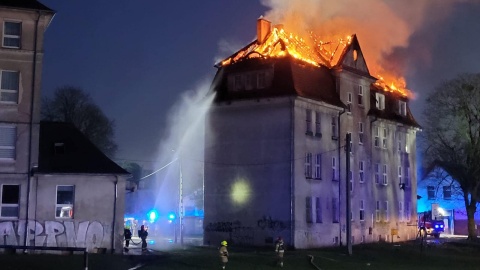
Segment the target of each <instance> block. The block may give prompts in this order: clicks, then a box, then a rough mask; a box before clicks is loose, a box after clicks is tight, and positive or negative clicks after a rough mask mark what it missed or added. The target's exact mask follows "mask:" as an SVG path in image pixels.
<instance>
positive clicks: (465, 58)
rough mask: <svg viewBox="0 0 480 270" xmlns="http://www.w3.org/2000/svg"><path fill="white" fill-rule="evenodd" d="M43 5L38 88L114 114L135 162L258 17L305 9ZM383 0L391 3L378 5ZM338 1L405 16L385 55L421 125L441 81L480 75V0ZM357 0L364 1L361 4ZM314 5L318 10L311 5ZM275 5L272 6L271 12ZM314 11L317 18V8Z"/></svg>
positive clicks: (314, 0)
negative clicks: (46, 12)
mask: <svg viewBox="0 0 480 270" xmlns="http://www.w3.org/2000/svg"><path fill="white" fill-rule="evenodd" d="M40 2H42V3H43V4H45V5H47V6H48V7H50V8H51V9H53V10H55V11H56V15H55V17H54V19H53V21H52V23H51V25H50V27H49V28H48V30H47V32H46V35H45V59H44V66H43V77H42V80H43V81H42V95H51V94H52V93H53V91H54V90H55V89H56V88H57V87H60V86H64V85H71V86H76V87H80V88H82V89H84V90H85V91H86V92H88V93H89V94H90V95H91V96H92V98H93V99H94V101H95V103H96V104H97V105H99V106H100V107H101V108H102V110H103V111H104V112H105V114H106V115H107V116H108V117H109V118H111V119H114V120H115V123H116V132H115V133H116V135H115V140H116V142H117V143H118V145H119V151H118V152H117V155H116V157H117V159H118V160H119V161H122V160H129V161H133V162H142V161H147V162H148V161H152V160H155V159H156V153H157V149H158V146H159V143H160V140H161V138H162V136H164V134H165V132H166V131H167V130H166V129H167V127H166V123H167V114H168V112H169V110H170V109H171V108H172V106H174V104H176V103H178V101H179V98H180V95H181V94H182V93H184V92H185V91H188V90H192V89H195V88H197V87H198V85H200V84H201V83H202V82H211V80H212V78H213V76H214V75H215V72H216V69H215V68H214V67H213V65H214V63H215V62H216V61H217V60H219V59H220V58H219V57H221V56H228V55H229V54H231V53H233V52H234V50H238V49H239V48H241V47H243V46H245V45H246V44H248V43H249V42H251V41H252V40H253V39H254V38H255V36H256V20H257V18H258V17H260V16H261V15H264V16H265V15H266V18H267V19H272V18H282V16H281V15H280V16H279V17H278V14H279V13H280V14H281V13H282V10H283V12H284V10H285V9H288V10H294V11H296V13H295V14H296V15H297V17H298V16H302V15H301V14H302V13H301V12H298V10H296V9H298V8H299V7H289V4H290V3H289V2H288V1H285V0H284V1H282V0H264V1H263V2H261V1H260V0H248V1H222V0H205V1H158V0H142V1H131V0H130V1H128V0H117V1H92V0H83V1H78V0H70V1H65V0H40ZM292 2H293V1H292ZM299 2H300V1H297V2H296V3H299ZM303 2H305V3H306V4H305V5H302V7H300V8H304V9H306V12H310V13H312V10H313V11H317V12H320V13H321V12H322V11H323V10H325V13H327V12H329V14H330V13H332V12H333V11H332V10H334V9H329V7H326V5H327V4H325V3H326V2H328V1H325V0H323V1H322V0H305V1H303ZM384 2H385V3H387V4H385V5H378V3H382V4H383V3H384ZM418 2H420V3H422V4H420V5H419V4H418ZM262 3H263V4H262ZM285 3H288V4H285ZM336 3H337V4H336V5H337V7H336V8H338V9H340V8H342V12H341V13H342V15H343V16H347V17H348V16H349V14H348V13H350V12H358V13H362V10H364V11H365V12H364V13H362V14H361V15H362V16H366V17H364V18H368V17H369V16H374V15H375V14H374V12H375V11H374V10H375V9H374V8H371V7H369V6H368V5H370V4H371V5H372V6H375V7H378V6H380V7H381V9H378V10H383V9H385V8H391V10H392V12H393V13H392V14H393V15H398V20H400V21H402V20H403V21H404V24H405V27H404V28H405V29H407V30H405V29H403V30H404V31H403V30H402V29H401V25H402V23H398V22H396V23H395V24H393V23H391V24H390V28H388V29H387V30H386V31H387V34H388V35H387V36H384V37H382V38H383V39H384V40H385V42H386V43H388V41H389V40H390V38H391V39H392V40H394V41H395V42H397V41H398V43H399V44H400V45H401V46H395V45H396V44H395V42H393V43H392V44H393V45H392V46H393V48H391V50H390V51H388V53H386V54H389V56H388V57H385V58H386V59H397V60H398V59H401V60H398V61H401V62H402V63H403V68H402V70H403V72H404V74H403V75H404V76H405V77H406V80H407V86H408V88H409V89H412V90H413V91H414V92H415V94H416V98H415V99H414V100H412V102H411V103H410V108H411V109H412V112H413V113H414V116H415V117H416V118H417V119H418V120H419V122H420V124H421V123H422V121H421V113H422V106H423V102H424V99H425V97H426V95H428V93H429V92H431V91H432V89H433V88H434V87H435V86H436V85H438V84H439V83H441V82H442V81H444V80H447V79H451V78H453V77H455V76H456V75H457V74H459V73H462V72H480V61H479V60H480V49H479V48H478V46H479V44H480V34H479V33H480V16H479V15H478V14H480V0H475V1H473V0H472V1H465V0H463V1H462V0H451V1H450V0H445V1H443V0H442V1H440V0H438V1H433V0H424V1H417V0H402V1H393V0H391V1H387V0H385V1H381V0H366V1H354V0H342V1H337V2H336ZM338 3H339V4H338ZM359 3H364V5H366V7H364V8H359V7H357V6H356V5H358V4H359ZM438 3H442V4H438ZM341 4H343V6H340V5H341ZM312 5H316V6H317V7H318V9H312V8H309V7H310V6H312ZM338 6H340V7H338ZM420 6H421V7H420ZM322 8H325V9H322ZM417 8H418V9H417ZM272 9H273V10H274V12H268V11H269V10H272ZM412 10H414V11H418V12H412ZM334 11H335V10H334ZM336 12H338V11H336ZM369 12H372V14H368V13H369ZM332 14H333V15H331V14H330V15H331V17H335V13H334V12H333V13H332ZM382 14H383V15H385V14H386V15H387V16H390V17H392V16H391V15H389V13H386V12H382ZM322 15H325V14H322ZM353 15H355V16H353ZM309 16H310V17H309V18H308V19H309V20H310V21H311V20H313V19H314V18H315V16H316V14H313V15H312V14H309ZM352 16H353V17H357V18H361V16H358V14H352ZM415 16H421V18H420V19H419V18H418V17H415ZM319 17H322V16H319ZM323 17H325V16H323ZM327 17H328V16H327ZM390 17H388V19H386V20H389V18H390ZM285 18H286V17H285ZM312 18H313V19H312ZM359 20H362V19H359ZM365 20H368V19H365ZM274 23H282V22H277V21H274ZM387 23H389V22H385V24H387ZM376 25H378V23H372V24H371V28H372V30H371V32H372V33H376V32H379V30H377V29H374V28H375V27H376ZM396 25H399V32H400V31H403V32H402V33H403V35H406V38H404V40H399V38H398V37H399V36H400V34H399V33H397V32H396V28H395V27H396ZM362 31H363V32H364V31H365V29H363V30H359V31H355V30H354V32H355V33H357V34H358V38H359V41H360V46H362V49H363V50H364V51H365V50H366V49H365V47H366V46H367V43H369V41H370V40H369V38H370V35H369V34H364V35H363V36H362V35H361V33H362ZM379 55H380V53H379ZM367 64H368V59H367ZM142 163H143V162H142Z"/></svg>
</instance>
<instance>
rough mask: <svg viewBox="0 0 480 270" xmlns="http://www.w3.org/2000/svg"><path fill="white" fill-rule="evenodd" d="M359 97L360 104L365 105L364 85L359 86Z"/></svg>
mask: <svg viewBox="0 0 480 270" xmlns="http://www.w3.org/2000/svg"><path fill="white" fill-rule="evenodd" d="M357 89H358V92H357V98H358V105H360V106H363V86H361V85H359V86H358V88H357Z"/></svg>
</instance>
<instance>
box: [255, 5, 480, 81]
mask: <svg viewBox="0 0 480 270" xmlns="http://www.w3.org/2000/svg"><path fill="white" fill-rule="evenodd" d="M473 1H474V0H470V1H467V0H448V1H437V0H422V1H417V0H404V1H393V0H390V1H389V0H362V1H358V0H336V1H331V0H296V1H290V0H262V2H261V3H262V4H263V5H265V6H267V7H268V8H270V10H269V11H268V12H267V13H266V14H265V17H266V18H267V19H268V20H270V21H272V22H273V23H274V24H276V23H281V24H283V25H284V26H285V29H286V30H288V31H290V32H295V33H299V35H302V36H308V35H309V34H308V33H309V32H310V31H312V32H313V33H315V34H316V35H317V36H320V37H325V38H327V39H328V38H336V37H345V36H347V35H352V34H357V37H358V39H359V42H360V45H361V46H362V51H363V54H364V56H365V58H366V60H367V64H368V66H369V69H370V73H371V74H372V75H374V76H376V75H377V73H382V72H384V71H386V70H387V71H388V73H390V74H392V73H393V74H392V75H395V76H399V77H403V76H405V73H406V71H407V70H408V71H409V72H412V70H411V69H412V68H415V67H413V66H412V65H411V62H412V59H419V58H420V59H421V60H422V61H423V62H424V63H425V64H427V65H428V63H430V62H431V61H430V60H431V55H430V54H429V44H431V42H434V40H435V37H436V33H437V31H435V29H438V27H440V26H441V23H442V21H443V20H444V19H445V18H447V17H448V15H449V12H450V10H451V9H452V7H453V6H454V5H456V4H458V3H462V2H463V3H468V2H473ZM425 29H429V31H425ZM432 30H433V31H432ZM416 33H417V34H418V33H423V34H424V36H423V37H422V38H416V39H415V42H412V40H413V37H414V36H415V34H416Z"/></svg>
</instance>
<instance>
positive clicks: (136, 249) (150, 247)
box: [123, 236, 203, 256]
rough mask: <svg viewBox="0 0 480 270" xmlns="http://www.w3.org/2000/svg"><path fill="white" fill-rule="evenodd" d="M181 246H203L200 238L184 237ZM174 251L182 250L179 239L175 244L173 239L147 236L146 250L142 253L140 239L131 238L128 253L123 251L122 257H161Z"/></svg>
mask: <svg viewBox="0 0 480 270" xmlns="http://www.w3.org/2000/svg"><path fill="white" fill-rule="evenodd" d="M183 245H186V246H201V245H203V238H202V237H184V239H183ZM175 249H182V244H181V243H180V239H178V238H177V243H175V239H172V238H169V237H162V236H151V237H150V236H149V237H148V238H147V250H146V251H142V240H141V239H140V237H132V240H130V245H129V247H128V251H126V250H125V249H124V250H123V254H124V255H142V256H144V255H161V254H164V253H165V252H166V251H172V250H175Z"/></svg>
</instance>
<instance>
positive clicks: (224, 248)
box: [219, 240, 228, 269]
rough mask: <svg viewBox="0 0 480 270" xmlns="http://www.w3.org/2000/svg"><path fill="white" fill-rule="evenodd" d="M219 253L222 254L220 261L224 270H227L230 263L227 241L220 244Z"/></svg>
mask: <svg viewBox="0 0 480 270" xmlns="http://www.w3.org/2000/svg"><path fill="white" fill-rule="evenodd" d="M219 252H220V259H221V261H222V269H225V267H226V266H227V263H228V250H227V241H225V240H223V241H222V242H221V243H220V248H219Z"/></svg>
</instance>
